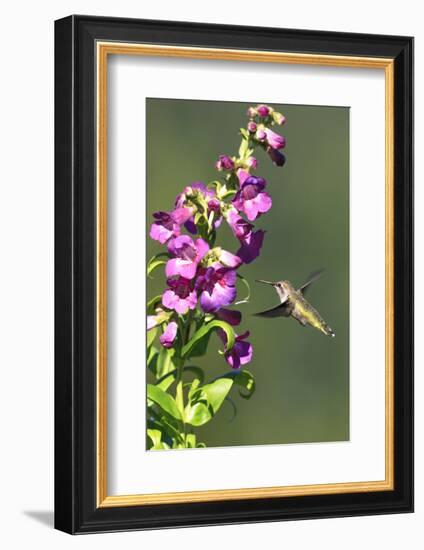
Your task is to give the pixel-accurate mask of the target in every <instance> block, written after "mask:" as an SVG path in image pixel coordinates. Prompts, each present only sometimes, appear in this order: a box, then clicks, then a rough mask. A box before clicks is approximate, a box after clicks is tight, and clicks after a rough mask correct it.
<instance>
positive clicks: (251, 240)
mask: <svg viewBox="0 0 424 550" xmlns="http://www.w3.org/2000/svg"><path fill="white" fill-rule="evenodd" d="M264 237H265V231H263V230H262V229H258V231H255V232H253V231H251V232H250V233H249V234H248V235H247V236H246V237H245V238H244V239H243V240H242V241H240V242H241V247H240V248H239V249H238V250H237V256H239V257H240V258H241V260H242V261H243V263H245V264H250V263H251V262H253V260H255V259H256V258H257V257H258V256H259V253H260V250H261V248H262V244H263V242H264Z"/></svg>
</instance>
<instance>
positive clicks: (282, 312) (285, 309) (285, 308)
mask: <svg viewBox="0 0 424 550" xmlns="http://www.w3.org/2000/svg"><path fill="white" fill-rule="evenodd" d="M254 315H255V316H256V317H267V318H269V319H272V318H273V317H288V316H289V315H290V307H289V304H288V303H287V302H283V303H282V304H278V306H275V307H273V308H271V309H266V310H265V311H259V312H258V313H255V314H254Z"/></svg>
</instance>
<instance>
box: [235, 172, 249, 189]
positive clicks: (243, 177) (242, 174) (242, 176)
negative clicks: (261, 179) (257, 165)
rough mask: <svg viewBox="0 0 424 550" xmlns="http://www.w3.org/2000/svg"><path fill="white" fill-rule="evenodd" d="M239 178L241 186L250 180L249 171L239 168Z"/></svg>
mask: <svg viewBox="0 0 424 550" xmlns="http://www.w3.org/2000/svg"><path fill="white" fill-rule="evenodd" d="M237 177H238V180H239V185H240V186H241V185H243V183H244V182H245V181H246V180H247V178H250V174H249V172H248V171H247V170H243V169H242V168H239V170H237Z"/></svg>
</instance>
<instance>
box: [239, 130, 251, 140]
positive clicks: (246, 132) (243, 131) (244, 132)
mask: <svg viewBox="0 0 424 550" xmlns="http://www.w3.org/2000/svg"><path fill="white" fill-rule="evenodd" d="M240 134H241V135H242V136H243V138H244V139H245V140H248V139H249V137H250V134H249V132H248V131H247V130H246V128H240Z"/></svg>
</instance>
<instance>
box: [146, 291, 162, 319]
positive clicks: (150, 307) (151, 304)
mask: <svg viewBox="0 0 424 550" xmlns="http://www.w3.org/2000/svg"><path fill="white" fill-rule="evenodd" d="M161 301H162V294H158V296H155V297H154V298H152V299H151V300H149V301H148V302H147V314H148V315H153V314H154V313H155V308H156V304H158V303H159V302H161Z"/></svg>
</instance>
